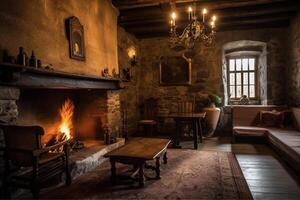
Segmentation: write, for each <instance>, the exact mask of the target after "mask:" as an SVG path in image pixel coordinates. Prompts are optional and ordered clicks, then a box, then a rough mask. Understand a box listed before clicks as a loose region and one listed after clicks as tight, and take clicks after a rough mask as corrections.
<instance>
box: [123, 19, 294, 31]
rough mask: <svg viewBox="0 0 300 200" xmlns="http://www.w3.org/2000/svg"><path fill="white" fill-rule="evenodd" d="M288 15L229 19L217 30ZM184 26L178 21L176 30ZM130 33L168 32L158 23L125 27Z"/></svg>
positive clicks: (269, 20) (255, 23)
mask: <svg viewBox="0 0 300 200" xmlns="http://www.w3.org/2000/svg"><path fill="white" fill-rule="evenodd" d="M289 19H290V16H288V15H286V16H268V17H264V18H257V19H253V18H244V19H239V20H235V21H229V22H220V24H218V25H217V31H221V30H222V29H224V27H235V26H236V27H238V26H242V25H253V26H254V27H255V25H258V24H268V23H269V24H276V22H277V21H280V22H282V21H289ZM184 27H185V24H184V23H179V24H178V31H179V32H181V31H182V30H183V28H184ZM126 30H127V31H129V32H130V33H133V34H135V35H139V34H143V33H147V32H149V33H154V32H166V33H168V32H169V26H167V25H165V24H160V25H157V26H143V27H132V28H128V29H126Z"/></svg>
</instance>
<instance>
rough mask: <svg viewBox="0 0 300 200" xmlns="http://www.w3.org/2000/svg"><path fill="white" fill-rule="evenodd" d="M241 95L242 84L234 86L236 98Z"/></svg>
mask: <svg viewBox="0 0 300 200" xmlns="http://www.w3.org/2000/svg"><path fill="white" fill-rule="evenodd" d="M241 97H242V86H236V98H241Z"/></svg>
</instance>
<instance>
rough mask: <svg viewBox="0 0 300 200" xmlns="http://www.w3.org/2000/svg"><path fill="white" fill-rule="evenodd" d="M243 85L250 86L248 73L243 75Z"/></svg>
mask: <svg viewBox="0 0 300 200" xmlns="http://www.w3.org/2000/svg"><path fill="white" fill-rule="evenodd" d="M243 84H244V85H248V73H247V72H244V73H243Z"/></svg>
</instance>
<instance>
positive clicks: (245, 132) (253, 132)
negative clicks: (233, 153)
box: [233, 126, 268, 137]
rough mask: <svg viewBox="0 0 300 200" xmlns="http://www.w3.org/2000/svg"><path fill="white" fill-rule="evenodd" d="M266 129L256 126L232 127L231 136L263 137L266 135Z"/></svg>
mask: <svg viewBox="0 0 300 200" xmlns="http://www.w3.org/2000/svg"><path fill="white" fill-rule="evenodd" d="M267 131H268V130H267V129H266V128H262V127H257V126H234V127H233V134H234V135H235V136H262V137H263V136H265V135H266V133H267Z"/></svg>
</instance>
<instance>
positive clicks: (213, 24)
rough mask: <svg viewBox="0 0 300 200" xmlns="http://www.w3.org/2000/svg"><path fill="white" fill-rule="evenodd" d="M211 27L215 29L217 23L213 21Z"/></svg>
mask: <svg viewBox="0 0 300 200" xmlns="http://www.w3.org/2000/svg"><path fill="white" fill-rule="evenodd" d="M210 25H211V28H212V29H213V28H215V21H211V22H210Z"/></svg>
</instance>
